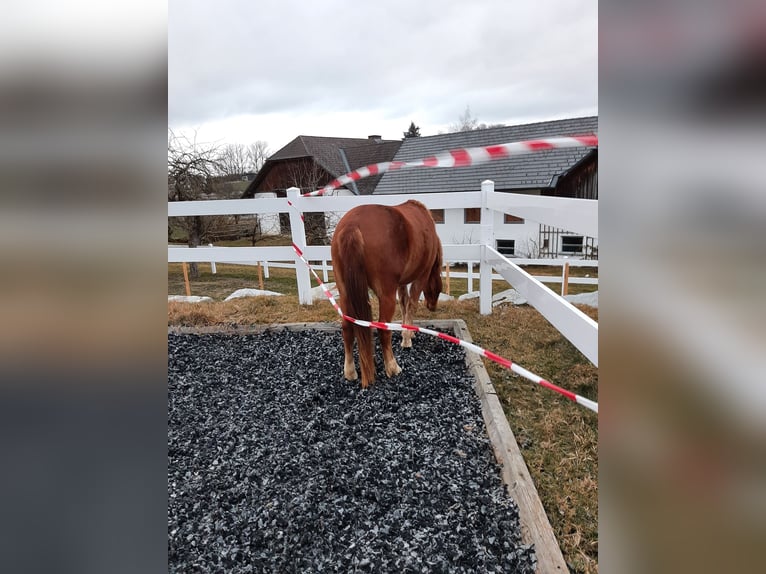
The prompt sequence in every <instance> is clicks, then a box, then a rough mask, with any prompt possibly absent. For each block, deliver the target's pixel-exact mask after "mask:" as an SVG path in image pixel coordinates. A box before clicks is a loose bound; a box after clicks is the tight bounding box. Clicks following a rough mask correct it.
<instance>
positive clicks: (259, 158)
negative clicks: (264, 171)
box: [247, 140, 271, 173]
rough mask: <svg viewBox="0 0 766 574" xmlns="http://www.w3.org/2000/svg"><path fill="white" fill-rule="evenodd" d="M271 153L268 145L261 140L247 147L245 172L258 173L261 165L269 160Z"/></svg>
mask: <svg viewBox="0 0 766 574" xmlns="http://www.w3.org/2000/svg"><path fill="white" fill-rule="evenodd" d="M270 155H271V152H270V151H269V144H267V143H266V142H265V141H263V140H257V141H255V142H253V143H251V144H250V145H249V146H247V171H252V172H253V173H258V172H259V171H261V168H262V167H263V164H264V163H266V160H267V159H269V156H270Z"/></svg>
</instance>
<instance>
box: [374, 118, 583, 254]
mask: <svg viewBox="0 0 766 574" xmlns="http://www.w3.org/2000/svg"><path fill="white" fill-rule="evenodd" d="M597 132H598V117H597V116H592V117H583V118H574V119H565V120H555V121H547V122H538V123H532V124H523V125H516V126H503V127H496V128H489V129H483V130H474V131H469V132H458V133H451V134H442V135H436V136H429V137H419V138H407V139H405V140H404V141H403V142H402V145H401V147H400V148H399V150H398V152H397V154H396V156H394V160H395V161H412V160H415V159H420V158H424V157H429V156H433V155H435V154H437V153H439V152H443V151H446V150H451V149H459V148H468V147H483V146H489V145H493V144H500V143H506V142H515V141H522V140H529V139H537V138H547V137H557V136H569V135H584V134H594V133H597ZM486 179H491V180H492V181H494V182H495V191H499V192H506V193H520V194H527V195H538V196H539V195H543V196H556V197H573V198H582V199H598V150H597V149H596V148H569V149H553V150H548V151H542V152H536V153H533V154H527V155H518V156H514V157H510V158H507V159H499V160H494V161H491V162H489V163H485V164H483V165H478V166H471V167H463V168H458V169H411V170H406V171H392V172H388V173H386V174H384V175H383V177H382V178H381V180H380V181H379V182H378V184H377V185H376V187H375V190H374V192H373V193H374V194H375V195H382V194H396V193H437V192H449V193H460V192H464V191H479V189H480V187H481V182H482V181H484V180H486ZM432 215H433V217H434V220H435V221H436V224H437V225H436V229H437V231H438V233H439V236H440V237H441V240H442V243H450V244H464V243H478V242H479V218H480V213H479V209H478V208H476V209H447V210H433V211H432ZM494 235H495V242H496V249H497V250H498V251H499V252H501V253H503V254H504V255H506V256H517V257H557V256H561V255H566V256H573V257H597V253H598V244H597V240H596V238H589V237H583V236H582V235H578V234H574V233H568V232H567V230H565V229H555V228H552V227H549V226H546V225H542V224H541V223H540V222H536V221H525V220H524V219H521V218H518V217H514V216H513V215H509V214H505V215H504V214H501V213H496V214H495V221H494Z"/></svg>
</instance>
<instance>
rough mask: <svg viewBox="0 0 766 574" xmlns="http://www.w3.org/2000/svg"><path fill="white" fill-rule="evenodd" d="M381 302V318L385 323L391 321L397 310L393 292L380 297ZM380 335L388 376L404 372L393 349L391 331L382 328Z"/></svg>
mask: <svg viewBox="0 0 766 574" xmlns="http://www.w3.org/2000/svg"><path fill="white" fill-rule="evenodd" d="M379 304H380V307H379V309H380V320H381V321H382V322H384V323H390V322H391V319H393V317H394V311H396V298H395V297H394V296H393V293H392V294H391V295H389V296H384V297H380V300H379ZM378 336H379V337H380V347H381V349H383V365H384V366H385V368H386V376H387V377H392V376H394V375H398V374H399V373H401V372H402V368H401V367H400V366H399V363H397V362H396V358H395V357H394V351H393V350H392V349H391V331H388V330H384V329H380V330H378Z"/></svg>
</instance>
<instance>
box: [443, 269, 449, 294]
mask: <svg viewBox="0 0 766 574" xmlns="http://www.w3.org/2000/svg"><path fill="white" fill-rule="evenodd" d="M444 273H445V274H446V279H447V289H446V291H444V292H445V293H446V294H447V295H449V262H445V263H444Z"/></svg>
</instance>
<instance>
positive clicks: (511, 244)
mask: <svg viewBox="0 0 766 574" xmlns="http://www.w3.org/2000/svg"><path fill="white" fill-rule="evenodd" d="M495 244H496V249H497V252H498V253H500V254H501V255H505V256H506V257H508V256H511V255H515V254H516V253H515V251H516V240H515V239H498V240H497V241H496V242H495Z"/></svg>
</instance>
